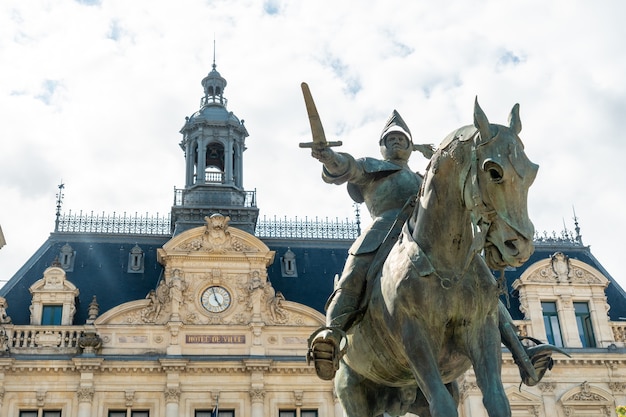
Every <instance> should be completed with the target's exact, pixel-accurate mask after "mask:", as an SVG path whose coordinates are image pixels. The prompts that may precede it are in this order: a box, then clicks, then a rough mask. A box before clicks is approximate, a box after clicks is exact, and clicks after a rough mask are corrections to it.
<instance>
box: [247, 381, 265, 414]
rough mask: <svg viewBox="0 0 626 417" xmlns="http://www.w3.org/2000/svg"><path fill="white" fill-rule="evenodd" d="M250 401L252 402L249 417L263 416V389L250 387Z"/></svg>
mask: <svg viewBox="0 0 626 417" xmlns="http://www.w3.org/2000/svg"><path fill="white" fill-rule="evenodd" d="M250 401H251V402H252V412H251V414H250V417H263V416H264V412H263V409H264V404H265V390H264V389H262V388H252V389H251V390H250Z"/></svg>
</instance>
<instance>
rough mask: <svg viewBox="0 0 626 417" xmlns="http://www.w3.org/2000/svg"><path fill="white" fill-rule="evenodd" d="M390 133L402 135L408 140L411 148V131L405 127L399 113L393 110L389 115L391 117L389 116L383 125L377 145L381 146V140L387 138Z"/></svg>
mask: <svg viewBox="0 0 626 417" xmlns="http://www.w3.org/2000/svg"><path fill="white" fill-rule="evenodd" d="M391 132H400V133H404V134H405V135H406V137H407V138H408V139H409V142H411V146H413V138H412V137H411V131H410V130H409V127H408V126H407V125H406V123H405V122H404V120H403V119H402V116H400V113H398V111H397V110H394V111H393V113H391V116H389V119H388V120H387V123H386V124H385V127H384V128H383V131H382V133H381V134H380V140H379V141H378V144H379V145H380V146H383V140H384V139H385V136H387V135H388V134H389V133H391Z"/></svg>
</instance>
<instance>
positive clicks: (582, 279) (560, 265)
mask: <svg viewBox="0 0 626 417" xmlns="http://www.w3.org/2000/svg"><path fill="white" fill-rule="evenodd" d="M526 280H527V281H528V282H540V283H549V284H554V283H562V284H563V283H571V284H600V283H602V281H601V280H600V279H599V278H598V277H596V276H595V275H593V274H591V273H590V272H588V271H586V270H584V269H582V268H579V267H577V266H575V265H572V262H571V261H570V259H569V257H568V256H567V255H564V254H563V253H561V252H556V253H555V254H553V255H552V256H551V257H550V264H549V266H546V267H543V268H540V269H538V270H537V271H534V272H533V273H531V274H530V275H529V276H528V278H527V279H526Z"/></svg>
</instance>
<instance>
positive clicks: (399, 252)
mask: <svg viewBox="0 0 626 417" xmlns="http://www.w3.org/2000/svg"><path fill="white" fill-rule="evenodd" d="M520 130H521V122H520V118H519V106H518V105H517V104H516V105H515V106H514V107H513V110H512V111H511V114H510V117H509V126H508V127H505V126H502V125H496V124H490V123H489V121H488V120H487V117H486V116H485V113H484V112H483V111H482V109H481V108H480V106H479V105H478V101H476V102H475V106H474V125H473V126H465V127H461V128H459V129H457V130H455V131H454V132H452V133H451V134H450V135H448V136H447V137H446V138H445V139H444V140H443V142H442V144H441V145H440V147H439V148H438V150H437V151H436V152H435V154H434V156H433V157H432V159H431V161H430V164H429V166H428V169H427V171H426V174H425V177H424V182H423V184H422V189H421V190H420V195H419V199H418V202H417V204H416V207H415V209H414V211H413V213H412V215H411V217H410V219H409V220H408V221H407V222H406V224H405V225H404V229H403V232H402V235H401V236H400V238H399V240H398V242H397V243H396V244H395V246H394V247H393V249H392V250H391V253H390V254H389V256H388V257H387V260H386V261H385V264H384V266H383V270H382V273H381V274H380V275H379V276H378V277H377V278H376V279H375V280H374V282H372V283H371V284H370V285H371V286H372V292H371V297H370V299H369V303H368V305H367V309H366V311H365V313H364V315H363V317H362V319H361V320H360V321H359V322H358V323H357V324H355V325H354V326H353V327H352V328H351V329H350V330H349V331H348V349H347V351H346V353H345V355H344V356H343V358H342V360H341V364H340V367H339V370H338V372H337V375H336V377H335V389H336V391H337V395H338V396H339V399H340V400H341V403H342V405H343V407H344V409H345V411H346V415H347V416H348V417H367V416H371V417H376V416H379V415H381V414H382V413H383V412H385V411H386V412H387V413H388V414H390V415H402V414H405V413H407V412H411V413H414V414H418V415H419V416H420V417H428V416H430V417H455V416H458V413H457V406H458V400H459V392H458V386H457V384H456V382H455V381H456V379H457V378H458V377H459V376H461V375H462V374H463V373H464V372H465V371H467V370H468V369H469V368H470V366H472V365H473V367H474V371H475V374H476V382H477V384H478V387H479V388H480V389H481V391H482V393H483V398H484V399H483V403H484V406H485V408H486V410H487V413H488V414H489V417H510V416H511V411H510V406H509V402H508V399H507V397H506V395H505V392H504V388H503V386H502V379H501V375H500V374H501V363H502V351H501V344H500V343H501V339H500V332H499V330H498V314H499V311H498V309H499V298H498V297H499V294H500V289H499V287H498V283H497V282H496V279H495V278H494V276H493V274H492V272H491V269H504V268H505V267H506V266H516V267H517V266H521V265H522V264H523V263H524V262H525V261H527V260H528V258H529V257H530V255H531V254H532V252H533V250H534V247H533V240H532V239H533V233H534V228H533V224H532V223H531V221H530V220H529V218H528V214H527V201H526V200H527V193H528V188H529V187H530V185H531V184H532V182H533V181H534V179H535V176H536V174H537V169H538V166H537V165H535V164H533V163H532V162H531V161H530V160H529V159H528V158H527V156H526V154H525V153H524V146H523V144H522V142H521V140H520V138H519V137H518V134H519V132H520ZM481 253H483V255H484V256H481Z"/></svg>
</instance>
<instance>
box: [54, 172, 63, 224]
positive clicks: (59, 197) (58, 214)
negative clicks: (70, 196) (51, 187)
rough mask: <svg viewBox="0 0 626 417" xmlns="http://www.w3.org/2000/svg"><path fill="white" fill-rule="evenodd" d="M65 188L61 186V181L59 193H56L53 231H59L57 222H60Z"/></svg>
mask: <svg viewBox="0 0 626 417" xmlns="http://www.w3.org/2000/svg"><path fill="white" fill-rule="evenodd" d="M64 188H65V184H63V180H61V184H59V192H58V193H57V195H56V197H57V212H56V220H55V221H54V231H55V232H58V231H59V222H60V220H61V206H62V205H63V197H65V195H64V194H63V189H64Z"/></svg>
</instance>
